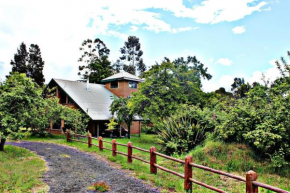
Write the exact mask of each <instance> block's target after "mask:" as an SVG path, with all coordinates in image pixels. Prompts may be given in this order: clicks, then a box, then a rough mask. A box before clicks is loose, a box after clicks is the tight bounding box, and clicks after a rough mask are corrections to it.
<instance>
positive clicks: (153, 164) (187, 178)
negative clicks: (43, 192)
mask: <svg viewBox="0 0 290 193" xmlns="http://www.w3.org/2000/svg"><path fill="white" fill-rule="evenodd" d="M65 135H66V138H67V142H71V141H76V142H80V143H86V144H88V147H89V148H91V147H92V146H95V147H98V148H99V150H100V151H103V150H104V149H105V150H108V151H112V156H116V155H117V154H119V155H123V156H126V157H127V162H128V163H132V161H133V159H136V160H139V161H141V162H144V163H147V164H149V165H150V173H152V174H157V169H160V170H163V171H165V172H168V173H171V174H173V175H175V176H178V177H180V178H183V179H184V189H185V190H191V189H192V183H195V184H198V185H200V186H203V187H205V188H207V189H210V190H213V191H215V192H222V193H224V192H225V191H224V190H220V189H218V188H216V187H213V186H210V185H208V184H205V183H203V182H199V181H197V180H195V179H193V178H192V168H193V167H195V168H199V169H202V170H205V171H208V172H211V173H216V174H219V175H223V176H227V177H229V178H233V179H236V180H239V181H242V182H244V183H245V184H246V192H247V193H258V187H262V188H265V189H268V190H272V191H274V192H279V193H290V192H288V191H286V190H282V189H280V188H277V187H274V186H270V185H268V184H264V183H261V182H258V181H257V178H258V175H257V173H256V172H254V171H252V170H250V171H248V172H247V173H246V177H245V178H244V177H241V176H237V175H234V174H230V173H227V172H223V171H220V170H216V169H213V168H210V167H206V166H203V165H198V164H195V163H193V162H192V156H190V155H187V156H186V157H185V160H181V159H177V158H173V157H170V156H167V155H164V154H162V153H159V152H157V151H156V148H155V147H151V148H150V150H146V149H142V148H140V147H136V146H133V145H132V142H128V144H127V145H126V144H122V143H117V142H116V140H115V139H113V140H112V142H110V141H106V140H103V138H102V137H99V138H95V137H92V135H91V134H88V135H87V136H85V135H78V134H74V135H71V134H70V132H69V130H67V132H66V133H65ZM72 137H82V138H87V142H85V141H81V140H77V139H73V138H72ZM92 139H95V140H97V141H98V144H94V143H92ZM104 142H105V143H107V144H111V145H112V149H110V148H106V147H104V146H103V143H104ZM117 146H123V147H127V153H125V152H120V151H117ZM133 149H136V150H139V151H143V152H146V153H149V154H150V160H149V161H147V160H145V159H143V158H140V157H137V156H134V155H133V153H132V152H133ZM157 156H160V157H163V158H166V159H168V160H171V161H174V162H177V163H179V164H183V165H184V174H180V173H178V172H176V171H173V170H170V169H168V168H166V167H164V166H160V165H158V164H157Z"/></svg>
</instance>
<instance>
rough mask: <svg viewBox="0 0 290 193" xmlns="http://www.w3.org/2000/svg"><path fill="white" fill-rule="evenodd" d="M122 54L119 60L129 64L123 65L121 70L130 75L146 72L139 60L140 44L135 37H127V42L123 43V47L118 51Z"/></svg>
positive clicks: (141, 52)
mask: <svg viewBox="0 0 290 193" xmlns="http://www.w3.org/2000/svg"><path fill="white" fill-rule="evenodd" d="M120 51H121V54H123V55H122V56H121V57H120V59H121V60H123V61H125V60H127V61H128V62H129V64H123V70H124V71H126V72H129V73H131V74H134V75H135V74H136V71H138V72H139V75H141V74H142V73H143V72H145V70H146V65H145V64H144V63H143V59H142V58H141V57H142V55H143V51H142V50H141V44H140V42H139V38H137V37H136V36H129V37H128V41H127V42H125V46H124V47H122V48H121V49H120Z"/></svg>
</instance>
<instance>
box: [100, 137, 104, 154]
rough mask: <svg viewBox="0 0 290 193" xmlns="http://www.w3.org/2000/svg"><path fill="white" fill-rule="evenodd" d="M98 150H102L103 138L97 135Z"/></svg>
mask: <svg viewBox="0 0 290 193" xmlns="http://www.w3.org/2000/svg"><path fill="white" fill-rule="evenodd" d="M99 150H100V151H103V138H102V137H99Z"/></svg>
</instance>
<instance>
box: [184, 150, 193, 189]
mask: <svg viewBox="0 0 290 193" xmlns="http://www.w3.org/2000/svg"><path fill="white" fill-rule="evenodd" d="M190 162H192V156H191V155H187V156H186V157H185V163H184V189H185V190H186V191H188V190H191V189H192V182H191V181H190V180H189V178H192V165H190Z"/></svg>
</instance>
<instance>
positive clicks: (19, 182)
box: [0, 145, 48, 193]
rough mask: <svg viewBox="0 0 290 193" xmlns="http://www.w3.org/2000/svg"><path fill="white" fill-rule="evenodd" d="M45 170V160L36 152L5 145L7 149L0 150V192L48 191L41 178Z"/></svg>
mask: <svg viewBox="0 0 290 193" xmlns="http://www.w3.org/2000/svg"><path fill="white" fill-rule="evenodd" d="M45 171H46V166H45V162H44V161H43V160H42V159H41V158H39V157H38V156H37V155H36V154H35V153H32V152H30V151H28V150H26V149H24V148H20V147H15V146H11V145H5V151H4V152H0V192H1V193H8V192H11V193H12V192H13V193H18V192H47V190H48V187H47V185H46V184H45V183H44V182H42V180H41V177H42V175H43V174H44V173H45Z"/></svg>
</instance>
